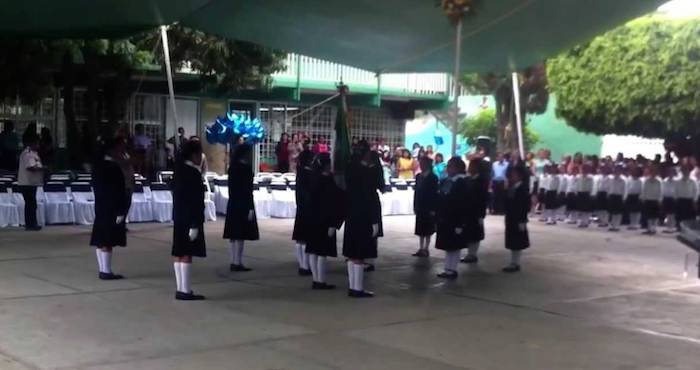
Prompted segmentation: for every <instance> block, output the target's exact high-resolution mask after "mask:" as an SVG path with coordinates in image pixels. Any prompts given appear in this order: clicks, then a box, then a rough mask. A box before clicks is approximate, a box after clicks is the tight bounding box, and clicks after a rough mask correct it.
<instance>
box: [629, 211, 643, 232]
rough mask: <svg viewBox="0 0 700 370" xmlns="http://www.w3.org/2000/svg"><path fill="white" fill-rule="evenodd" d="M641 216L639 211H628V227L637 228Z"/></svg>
mask: <svg viewBox="0 0 700 370" xmlns="http://www.w3.org/2000/svg"><path fill="white" fill-rule="evenodd" d="M641 218H642V214H641V213H639V212H633V213H630V227H633V228H639V221H640V220H641Z"/></svg>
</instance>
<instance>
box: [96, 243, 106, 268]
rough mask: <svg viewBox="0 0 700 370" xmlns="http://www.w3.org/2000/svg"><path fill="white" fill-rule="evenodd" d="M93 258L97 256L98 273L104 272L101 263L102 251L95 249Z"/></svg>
mask: <svg viewBox="0 0 700 370" xmlns="http://www.w3.org/2000/svg"><path fill="white" fill-rule="evenodd" d="M95 256H97V268H98V269H99V270H100V272H105V268H104V264H103V263H102V250H100V249H99V248H95Z"/></svg>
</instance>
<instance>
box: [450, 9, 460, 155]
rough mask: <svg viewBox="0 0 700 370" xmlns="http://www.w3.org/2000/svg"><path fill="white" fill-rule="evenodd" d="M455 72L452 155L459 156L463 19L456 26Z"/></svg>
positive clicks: (453, 77)
mask: <svg viewBox="0 0 700 370" xmlns="http://www.w3.org/2000/svg"><path fill="white" fill-rule="evenodd" d="M455 28H456V32H455V66H454V67H455V71H454V75H453V76H452V88H453V89H454V92H453V94H454V101H453V102H452V114H454V117H452V118H453V121H452V155H453V156H455V155H457V132H458V131H459V93H460V83H459V81H460V68H461V64H462V18H461V17H460V18H459V19H458V20H457V24H456V25H455Z"/></svg>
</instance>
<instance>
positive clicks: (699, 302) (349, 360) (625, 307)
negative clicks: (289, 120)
mask: <svg viewBox="0 0 700 370" xmlns="http://www.w3.org/2000/svg"><path fill="white" fill-rule="evenodd" d="M384 222H385V229H386V237H385V238H383V239H382V240H381V242H380V254H381V257H380V258H379V260H378V261H377V271H375V272H373V273H371V274H368V278H367V285H368V287H369V288H370V289H372V290H374V291H375V292H376V293H377V296H376V297H375V298H374V299H368V300H351V299H349V298H347V297H346V295H345V294H346V290H345V289H346V287H347V282H346V278H345V271H346V270H345V265H344V263H343V261H342V260H341V259H337V260H333V261H332V262H331V263H330V281H331V282H333V283H336V284H338V285H339V288H340V289H338V290H337V291H333V292H325V291H323V292H322V291H312V290H310V279H308V278H301V277H299V276H297V275H296V264H295V259H294V253H293V248H292V243H291V241H290V240H289V237H290V234H291V229H292V224H293V221H292V220H263V221H261V222H260V224H261V225H260V226H261V230H262V236H263V238H262V240H261V241H259V242H256V243H251V244H249V245H248V246H247V249H246V255H247V256H249V257H248V258H247V264H248V265H249V266H251V267H253V268H254V269H255V271H253V272H249V273H229V271H228V252H227V248H226V243H225V242H224V240H222V239H221V237H220V235H221V231H222V228H223V223H222V221H221V220H220V221H218V222H215V223H208V224H207V225H206V229H207V242H208V249H209V257H208V258H206V259H203V260H202V259H199V260H196V262H195V266H194V269H193V270H194V277H193V280H194V281H193V287H194V289H195V290H196V291H197V292H198V293H202V294H205V295H206V296H207V298H208V300H207V301H203V302H178V301H175V300H174V299H173V294H174V287H173V286H174V282H173V280H174V279H173V273H172V264H171V260H170V258H169V253H170V236H171V232H172V230H171V228H170V227H169V226H168V225H160V224H140V225H133V224H132V225H131V226H130V228H131V230H132V231H131V232H130V234H129V247H128V248H126V249H123V250H121V249H120V250H118V251H117V253H116V256H115V260H114V265H115V271H116V272H119V273H123V274H125V275H126V276H127V278H128V279H126V280H123V281H110V282H103V281H100V280H98V279H97V277H96V272H95V254H94V252H93V250H92V249H91V248H89V247H88V246H87V244H88V238H89V233H90V228H89V227H78V226H70V227H68V226H66V227H63V226H57V227H48V228H45V229H44V230H43V231H42V232H39V233H26V232H24V231H21V230H11V229H3V230H0V369H2V370H5V369H10V370H19V369H123V370H127V369H128V370H133V369H149V370H150V369H169V370H171V369H246V370H256V369H275V370H281V369H303V370H315V369H353V370H360V369H404V370H410V369H494V370H503V369H537V370H542V369H596V370H601V369H624V370H631V369H688V370H697V369H700V356H698V355H697V354H698V351H699V350H700V314H698V313H699V312H700V284H698V280H697V279H696V277H695V276H696V274H697V270H696V267H695V266H694V265H695V257H694V256H693V257H692V259H691V263H690V265H691V267H690V271H689V275H690V276H689V277H688V278H684V277H683V266H684V258H685V256H686V251H687V249H686V248H685V247H683V246H682V245H681V244H679V243H678V242H676V241H675V240H674V239H673V237H672V236H666V235H664V236H657V237H653V238H650V237H643V236H641V235H639V234H638V233H632V232H623V233H620V234H614V235H613V234H610V233H607V232H602V231H600V230H598V229H596V228H594V229H589V230H578V229H576V228H573V227H571V226H569V225H559V226H555V227H551V226H545V225H543V224H541V223H539V222H531V224H530V225H531V238H532V240H533V243H534V246H533V248H531V249H530V250H529V251H528V252H527V253H526V254H525V257H524V270H523V272H522V273H520V274H515V275H507V274H503V273H501V272H500V268H501V267H502V266H503V264H504V263H505V260H506V258H507V254H506V252H505V250H504V249H503V247H502V245H503V227H502V222H503V221H502V219H501V218H499V217H489V218H488V219H487V240H486V241H485V243H484V247H483V249H482V254H481V263H480V264H479V265H478V266H473V267H467V266H464V265H462V266H460V268H461V275H460V278H459V279H458V280H457V281H454V282H444V281H441V280H440V279H438V278H436V276H435V274H436V272H438V271H439V269H440V267H441V264H442V254H441V253H439V252H435V251H433V257H432V258H430V259H429V260H417V259H415V258H413V257H411V256H410V253H412V252H413V251H414V249H415V246H416V244H417V240H416V239H415V238H414V237H413V235H412V231H413V218H412V217H386V218H385V219H384Z"/></svg>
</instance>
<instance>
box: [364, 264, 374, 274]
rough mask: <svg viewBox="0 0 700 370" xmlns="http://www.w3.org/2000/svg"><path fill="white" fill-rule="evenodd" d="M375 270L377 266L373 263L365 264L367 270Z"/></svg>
mask: <svg viewBox="0 0 700 370" xmlns="http://www.w3.org/2000/svg"><path fill="white" fill-rule="evenodd" d="M374 270H375V268H374V265H373V264H371V263H367V264H365V272H372V271H374Z"/></svg>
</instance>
